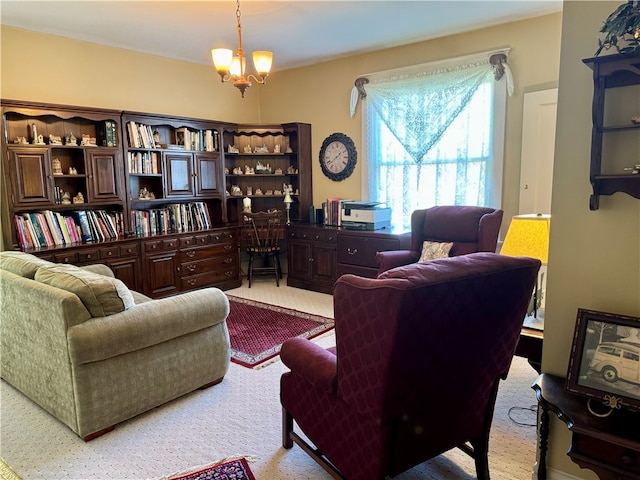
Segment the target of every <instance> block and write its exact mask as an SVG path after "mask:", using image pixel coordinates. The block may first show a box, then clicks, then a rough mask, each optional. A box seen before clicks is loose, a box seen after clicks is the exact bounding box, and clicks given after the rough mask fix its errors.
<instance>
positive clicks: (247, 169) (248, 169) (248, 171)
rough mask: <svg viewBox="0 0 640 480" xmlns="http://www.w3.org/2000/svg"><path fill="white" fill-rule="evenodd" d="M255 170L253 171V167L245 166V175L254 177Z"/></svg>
mask: <svg viewBox="0 0 640 480" xmlns="http://www.w3.org/2000/svg"><path fill="white" fill-rule="evenodd" d="M255 173H256V172H255V170H254V169H253V167H250V166H249V165H245V166H244V174H245V175H253V174H255Z"/></svg>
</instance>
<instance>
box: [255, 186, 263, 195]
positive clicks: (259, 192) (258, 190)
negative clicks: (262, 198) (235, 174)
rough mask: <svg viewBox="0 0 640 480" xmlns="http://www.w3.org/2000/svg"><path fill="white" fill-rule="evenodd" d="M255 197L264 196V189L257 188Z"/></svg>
mask: <svg viewBox="0 0 640 480" xmlns="http://www.w3.org/2000/svg"><path fill="white" fill-rule="evenodd" d="M254 195H262V189H261V188H256V193H255V194H254Z"/></svg>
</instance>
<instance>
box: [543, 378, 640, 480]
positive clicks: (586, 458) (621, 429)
mask: <svg viewBox="0 0 640 480" xmlns="http://www.w3.org/2000/svg"><path fill="white" fill-rule="evenodd" d="M564 382H565V379H564V378H561V377H556V376H553V375H549V374H546V373H543V374H542V375H540V376H539V377H538V378H537V380H536V381H535V383H534V384H533V385H532V387H531V388H533V390H535V392H536V397H537V398H538V405H539V407H540V408H541V414H540V429H539V432H540V460H539V462H538V480H546V478H547V467H546V456H547V446H548V439H549V412H550V411H551V412H553V413H555V414H556V416H557V417H558V418H559V419H560V420H562V421H563V422H564V423H566V424H567V427H568V428H569V430H570V431H571V432H572V436H571V446H570V447H569V450H568V452H567V455H569V457H570V458H571V460H573V462H575V463H576V464H578V465H579V466H580V467H581V468H588V469H590V470H593V471H594V472H595V473H596V474H598V476H599V477H600V480H640V428H639V426H640V413H638V412H633V411H630V410H625V409H622V410H616V411H614V412H613V413H612V414H611V416H609V417H606V418H598V417H596V416H594V415H592V414H590V413H589V411H588V410H587V399H586V398H585V397H581V396H578V395H575V394H572V393H570V392H567V391H565V389H564Z"/></svg>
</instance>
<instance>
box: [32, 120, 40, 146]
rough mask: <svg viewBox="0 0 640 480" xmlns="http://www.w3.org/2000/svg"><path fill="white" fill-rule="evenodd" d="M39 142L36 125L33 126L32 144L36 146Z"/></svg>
mask: <svg viewBox="0 0 640 480" xmlns="http://www.w3.org/2000/svg"><path fill="white" fill-rule="evenodd" d="M37 142H38V129H37V128H36V124H35V123H32V124H31V143H33V144H36V143H37Z"/></svg>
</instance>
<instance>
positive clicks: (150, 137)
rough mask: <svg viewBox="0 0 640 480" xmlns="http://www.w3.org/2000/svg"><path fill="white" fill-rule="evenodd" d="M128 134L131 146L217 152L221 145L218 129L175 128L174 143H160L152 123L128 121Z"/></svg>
mask: <svg viewBox="0 0 640 480" xmlns="http://www.w3.org/2000/svg"><path fill="white" fill-rule="evenodd" d="M127 134H128V135H129V147H130V148H179V149H184V150H198V151H207V152H217V151H218V150H219V146H220V137H219V135H220V134H219V133H218V131H217V130H211V129H208V130H191V129H189V128H187V127H181V128H177V129H176V130H175V136H176V138H175V142H176V143H174V144H162V143H160V137H159V133H158V131H157V129H156V131H153V130H152V128H151V126H150V125H145V124H142V123H137V122H134V121H133V120H131V121H129V122H127Z"/></svg>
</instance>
